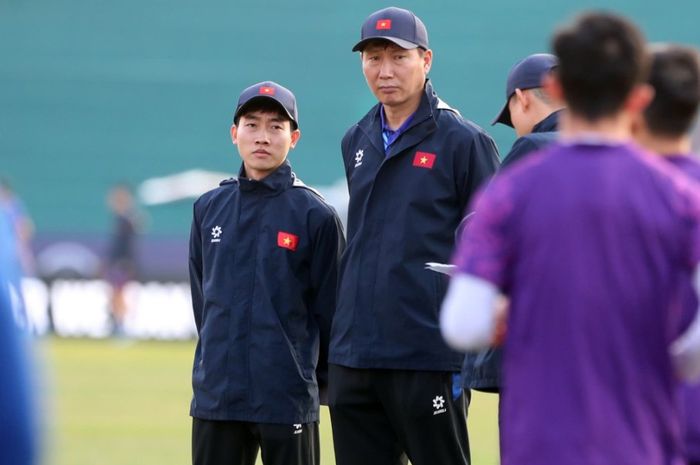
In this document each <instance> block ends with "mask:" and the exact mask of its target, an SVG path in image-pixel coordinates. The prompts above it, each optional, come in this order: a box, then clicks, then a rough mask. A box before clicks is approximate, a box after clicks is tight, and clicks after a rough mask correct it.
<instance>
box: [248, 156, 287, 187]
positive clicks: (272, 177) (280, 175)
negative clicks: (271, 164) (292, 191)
mask: <svg viewBox="0 0 700 465" xmlns="http://www.w3.org/2000/svg"><path fill="white" fill-rule="evenodd" d="M238 184H239V186H240V188H241V190H242V191H254V190H263V191H269V192H282V191H284V190H286V189H288V188H289V187H291V186H292V184H294V173H292V166H291V165H290V164H289V161H287V160H285V161H284V162H283V163H282V164H281V165H280V166H279V168H277V169H276V170H275V171H273V172H272V173H270V174H269V175H268V176H267V177H265V178H263V179H261V180H260V181H256V180H254V179H250V178H247V177H246V173H245V165H244V164H243V163H241V169H240V170H239V171H238Z"/></svg>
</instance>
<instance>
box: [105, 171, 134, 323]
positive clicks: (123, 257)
mask: <svg viewBox="0 0 700 465" xmlns="http://www.w3.org/2000/svg"><path fill="white" fill-rule="evenodd" d="M107 200H108V204H109V208H110V210H111V211H112V213H113V214H114V219H113V227H112V237H111V238H110V243H109V246H108V247H109V248H108V251H107V257H106V263H105V279H106V280H107V282H108V283H109V285H110V286H111V288H112V293H111V297H110V311H111V316H112V334H113V335H115V336H123V335H124V317H125V316H126V312H127V303H126V300H125V298H124V286H126V283H127V282H129V281H130V280H132V279H134V277H135V276H136V236H137V234H138V230H139V220H138V215H137V212H136V209H135V207H134V196H133V195H132V193H131V189H130V188H129V186H127V185H125V184H117V185H115V186H114V187H113V188H112V189H111V190H110V192H109V196H108V199H107Z"/></svg>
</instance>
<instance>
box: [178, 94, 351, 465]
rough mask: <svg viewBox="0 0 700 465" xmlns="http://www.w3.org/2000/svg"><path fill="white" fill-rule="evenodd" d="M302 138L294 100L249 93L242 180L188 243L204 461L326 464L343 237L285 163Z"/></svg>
mask: <svg viewBox="0 0 700 465" xmlns="http://www.w3.org/2000/svg"><path fill="white" fill-rule="evenodd" d="M299 137H300V132H299V128H298V116H297V106H296V100H295V98H294V95H293V94H292V93H291V92H290V91H289V90H288V89H286V88H284V87H282V86H280V85H279V84H276V83H274V82H270V81H267V82H261V83H258V84H255V85H253V86H251V87H248V88H247V89H245V90H244V91H243V93H241V95H240V97H239V100H238V106H237V108H236V112H235V116H234V124H233V127H232V128H231V138H232V140H233V143H234V144H236V145H237V147H238V151H239V154H240V156H241V158H242V159H243V164H242V166H241V169H240V173H239V175H238V178H236V179H229V180H226V181H223V182H222V183H221V185H220V186H219V187H218V188H217V189H214V190H212V191H209V192H207V193H206V194H204V195H203V196H202V197H200V198H199V199H198V200H197V201H196V202H195V205H194V219H193V222H192V232H191V238H190V281H191V286H192V304H193V308H194V317H195V323H196V325H197V330H198V333H199V342H198V343H197V348H196V352H195V359H194V369H193V374H192V384H193V389H194V396H193V399H192V405H191V409H190V414H191V415H192V417H193V427H192V460H193V463H194V464H195V465H219V464H222V465H223V464H232V463H235V464H250V465H253V464H254V463H255V460H256V457H257V453H258V449H259V448H261V449H262V458H263V462H264V463H265V464H266V465H271V464H272V465H275V464H278V465H283V464H284V465H288V464H298V465H309V464H315V463H318V461H319V443H318V414H319V391H323V390H324V389H325V385H326V380H327V374H326V373H327V347H328V339H329V333H330V325H331V321H332V318H333V313H334V310H335V291H336V282H337V269H338V261H339V256H340V254H341V253H342V250H343V248H344V244H345V241H344V238H343V231H342V226H341V223H340V220H339V219H338V216H337V214H336V212H335V211H334V210H333V208H332V207H330V206H329V205H328V204H326V203H325V202H324V200H323V199H322V198H321V196H320V195H319V194H318V193H316V192H315V191H313V190H312V189H310V188H308V187H306V186H305V185H304V184H303V183H302V182H301V181H300V180H299V179H298V178H297V177H296V176H295V175H294V173H292V171H291V166H290V165H289V163H288V162H287V161H286V158H287V154H288V152H289V150H290V149H292V148H294V146H295V145H296V143H297V142H298V140H299Z"/></svg>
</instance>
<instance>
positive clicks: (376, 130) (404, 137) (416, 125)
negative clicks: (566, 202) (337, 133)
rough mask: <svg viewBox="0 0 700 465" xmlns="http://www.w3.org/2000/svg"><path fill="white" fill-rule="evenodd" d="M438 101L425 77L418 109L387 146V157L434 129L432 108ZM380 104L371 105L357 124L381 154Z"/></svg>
mask: <svg viewBox="0 0 700 465" xmlns="http://www.w3.org/2000/svg"><path fill="white" fill-rule="evenodd" d="M438 102H439V99H438V96H437V94H436V93H435V91H434V90H433V86H432V84H431V83H430V80H429V79H426V80H425V86H424V88H423V95H422V96H421V101H420V103H419V104H418V109H416V111H415V113H414V114H413V119H412V120H411V122H410V124H409V125H408V127H407V128H406V131H405V132H404V133H403V134H401V136H399V138H398V139H397V140H396V142H394V143H393V144H392V145H391V146H390V147H389V151H388V152H387V154H386V155H387V158H388V157H392V156H394V155H396V154H398V153H401V152H402V151H403V150H405V149H406V148H408V147H410V146H413V145H416V144H418V143H419V142H420V141H421V140H423V139H424V138H425V137H426V136H427V135H428V134H430V133H431V132H433V131H434V130H435V128H436V127H437V123H436V122H435V114H434V110H435V109H436V108H437V106H438ZM381 106H382V104H381V103H378V104H376V105H375V106H374V107H372V109H371V110H370V111H369V112H368V113H367V114H366V115H365V116H364V118H362V119H361V120H360V122H359V123H357V125H358V126H359V128H360V129H361V130H362V131H363V132H364V133H365V134H366V135H367V137H368V138H369V140H370V142H371V143H372V145H373V146H374V148H375V149H376V150H377V151H379V153H382V154H383V153H384V141H383V139H382V121H381V115H380V111H381Z"/></svg>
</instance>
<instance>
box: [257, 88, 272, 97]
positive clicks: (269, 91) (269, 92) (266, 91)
mask: <svg viewBox="0 0 700 465" xmlns="http://www.w3.org/2000/svg"><path fill="white" fill-rule="evenodd" d="M258 93H259V94H260V95H275V88H274V87H268V86H261V87H260V89H258Z"/></svg>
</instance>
